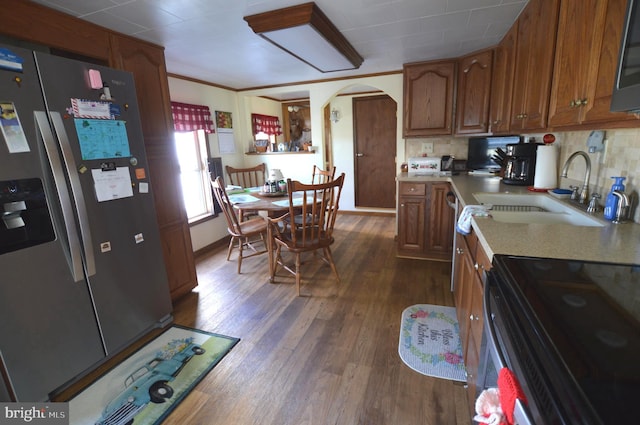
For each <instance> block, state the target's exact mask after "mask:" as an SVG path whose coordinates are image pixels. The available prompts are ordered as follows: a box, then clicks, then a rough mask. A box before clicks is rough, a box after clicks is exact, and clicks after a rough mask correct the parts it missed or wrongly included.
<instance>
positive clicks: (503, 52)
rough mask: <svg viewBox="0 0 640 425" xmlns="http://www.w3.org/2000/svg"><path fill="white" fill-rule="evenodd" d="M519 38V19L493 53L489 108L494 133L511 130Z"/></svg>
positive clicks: (490, 123) (491, 129)
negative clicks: (512, 99)
mask: <svg viewBox="0 0 640 425" xmlns="http://www.w3.org/2000/svg"><path fill="white" fill-rule="evenodd" d="M517 40H518V21H516V22H515V23H514V24H513V26H512V27H511V29H510V30H509V32H508V33H507V34H506V35H505V36H504V38H503V39H502V41H501V42H500V44H499V45H498V46H497V47H496V49H495V51H494V53H493V73H492V81H491V102H490V110H489V132H490V133H492V134H505V133H508V132H509V126H510V124H511V120H510V118H511V117H510V114H511V98H512V95H513V71H514V67H515V59H516V41H517Z"/></svg>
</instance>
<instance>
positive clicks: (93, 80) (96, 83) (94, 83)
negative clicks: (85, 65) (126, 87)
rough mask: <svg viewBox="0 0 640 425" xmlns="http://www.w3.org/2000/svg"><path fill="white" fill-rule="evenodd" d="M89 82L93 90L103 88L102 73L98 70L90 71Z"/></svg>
mask: <svg viewBox="0 0 640 425" xmlns="http://www.w3.org/2000/svg"><path fill="white" fill-rule="evenodd" d="M89 82H90V84H91V88H92V89H101V88H102V77H101V76H100V71H98V70H97V69H90V70H89Z"/></svg>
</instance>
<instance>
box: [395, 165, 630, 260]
mask: <svg viewBox="0 0 640 425" xmlns="http://www.w3.org/2000/svg"><path fill="white" fill-rule="evenodd" d="M397 180H398V181H407V182H420V181H425V182H426V181H448V182H450V183H451V184H452V187H453V190H454V192H455V193H456V196H457V197H458V200H459V201H460V202H461V203H462V205H474V204H477V203H478V202H477V201H476V200H475V198H474V196H473V194H474V193H477V192H496V193H499V192H502V193H506V192H509V193H529V194H530V193H531V192H529V191H528V190H527V188H526V186H513V185H506V184H504V183H502V180H501V179H500V178H499V177H494V176H470V175H466V174H465V175H462V174H461V175H458V176H409V175H408V174H407V173H400V174H398V176H397ZM546 196H551V195H546ZM568 204H569V203H568ZM569 205H570V204H569ZM595 217H596V218H599V219H601V221H602V222H603V223H605V225H604V226H603V227H585V226H572V225H569V224H537V223H535V224H522V223H504V222H497V221H495V220H493V219H492V218H491V217H474V218H473V219H472V227H473V229H474V230H475V231H476V233H477V235H478V238H479V240H480V243H481V245H482V247H483V248H484V250H485V251H486V253H487V255H488V256H489V258H493V256H494V255H495V254H509V255H519V256H530V257H542V258H563V259H571V260H582V261H599V262H610V263H621V264H640V250H639V249H638V245H639V244H640V225H638V224H637V223H634V222H631V221H630V222H627V223H622V224H613V223H611V222H609V221H605V220H604V219H603V218H602V211H600V212H599V213H597V214H595Z"/></svg>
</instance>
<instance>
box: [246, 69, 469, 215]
mask: <svg viewBox="0 0 640 425" xmlns="http://www.w3.org/2000/svg"><path fill="white" fill-rule="evenodd" d="M354 85H357V86H367V87H370V88H371V90H381V91H382V92H383V93H384V94H387V95H389V96H390V97H391V98H392V99H393V100H395V101H396V103H397V105H398V114H397V132H396V158H397V160H396V166H397V169H398V171H399V170H400V164H401V163H402V161H403V160H404V157H405V143H404V139H403V138H402V99H403V95H402V74H401V73H397V74H390V75H383V76H377V77H363V78H354V79H349V80H335V81H326V82H319V83H312V84H301V85H293V86H288V87H286V88H283V87H277V88H272V89H259V90H252V91H245V92H241V93H240V94H239V96H240V97H241V98H242V97H244V98H254V97H256V96H267V97H277V96H278V95H279V94H281V93H282V92H283V91H285V90H286V91H291V92H308V93H309V103H310V108H311V140H312V141H313V145H314V146H315V148H316V154H315V155H295V156H290V155H282V156H278V155H264V156H262V157H261V158H265V161H266V162H267V166H268V167H274V168H281V169H282V171H283V174H285V176H287V177H292V178H296V177H295V176H298V177H299V180H303V181H304V180H308V179H309V178H310V173H311V171H310V170H311V169H312V166H313V164H316V165H317V166H319V167H322V168H324V166H323V164H324V160H325V151H324V146H323V143H322V141H323V140H324V116H323V109H324V107H325V106H326V105H327V104H330V105H331V107H336V108H338V109H339V110H340V114H341V116H342V118H341V119H340V121H339V122H338V123H335V124H332V125H331V132H332V134H331V136H332V140H333V144H332V148H333V163H334V165H335V166H336V169H337V170H336V173H338V174H340V173H345V183H344V186H343V189H342V198H341V200H340V209H341V210H346V211H356V210H357V211H378V210H379V209H375V208H356V207H355V190H354V184H355V182H354V163H353V161H354V152H353V120H352V112H351V99H352V97H353V96H347V95H341V96H338V94H340V93H341V92H343V91H344V90H345V89H348V88H349V87H351V86H354ZM368 95H371V94H368ZM240 104H245V105H249V101H248V100H245V101H242V100H241V101H240ZM248 111H249V109H248V108H247V112H248ZM252 112H258V111H255V110H254V111H252ZM250 113H251V112H248V114H250ZM278 115H279V116H280V114H278ZM247 126H248V128H249V129H250V122H247ZM249 131H250V130H249ZM465 152H466V151H465ZM248 158H251V157H248ZM287 158H295V167H291V165H290V164H291V162H290V161H291V160H290V159H289V160H287ZM251 160H253V159H251ZM285 161H289V162H286V163H285ZM287 167H288V168H287ZM288 170H290V171H288ZM287 173H289V175H287ZM384 211H388V210H384Z"/></svg>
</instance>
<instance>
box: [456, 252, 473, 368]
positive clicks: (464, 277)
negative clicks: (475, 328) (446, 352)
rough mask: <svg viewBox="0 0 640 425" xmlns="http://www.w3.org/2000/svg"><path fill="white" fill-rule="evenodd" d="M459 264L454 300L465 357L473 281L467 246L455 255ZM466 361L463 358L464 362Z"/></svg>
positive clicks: (470, 258)
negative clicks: (456, 291)
mask: <svg viewBox="0 0 640 425" xmlns="http://www.w3.org/2000/svg"><path fill="white" fill-rule="evenodd" d="M456 254H457V255H458V257H457V261H458V262H459V264H458V266H459V267H460V268H459V275H458V276H457V280H456V283H455V285H456V289H457V290H459V292H458V293H457V298H456V314H457V317H458V325H459V326H460V341H461V343H462V352H463V353H464V355H465V356H466V355H467V351H468V345H469V335H470V334H471V321H470V319H469V317H470V316H471V302H472V294H473V292H472V291H473V281H474V279H475V276H476V275H475V270H474V269H473V256H472V253H471V251H470V250H469V248H468V246H466V245H463V247H462V248H461V251H458V253H456ZM466 361H467V359H466V358H465V362H466Z"/></svg>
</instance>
